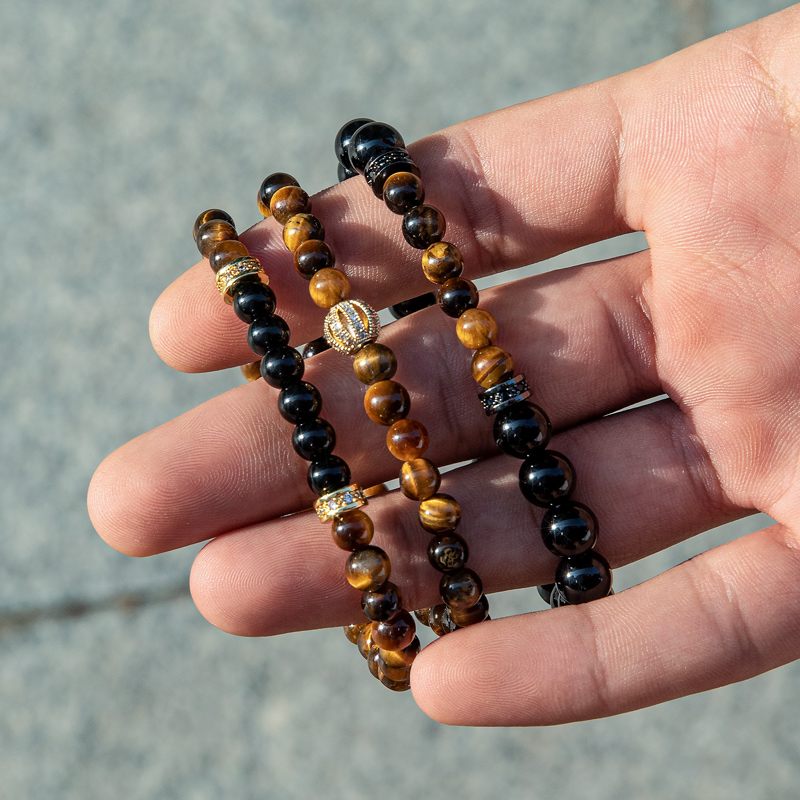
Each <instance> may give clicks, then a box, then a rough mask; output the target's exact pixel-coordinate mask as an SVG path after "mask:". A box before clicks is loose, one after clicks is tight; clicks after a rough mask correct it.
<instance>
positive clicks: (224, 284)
mask: <svg viewBox="0 0 800 800" xmlns="http://www.w3.org/2000/svg"><path fill="white" fill-rule="evenodd" d="M247 275H258V277H259V278H260V279H261V282H262V283H264V284H268V283H269V278H268V277H267V276H266V274H265V273H264V270H263V269H262V268H261V264H260V263H259V262H258V260H257V259H255V258H252V257H249V256H248V257H247V258H237V259H236V261H231V263H230V264H227V265H226V266H224V267H223V268H222V269H221V270H220V271H219V272H218V273H217V289H218V290H219V293H220V294H221V295H222V299H223V300H224V301H225V302H226V303H227V304H228V305H230V304H231V303H233V291H234V289H235V288H236V284H237V283H239V281H240V280H241V279H242V278H244V277H246V276H247Z"/></svg>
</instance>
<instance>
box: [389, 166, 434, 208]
mask: <svg viewBox="0 0 800 800" xmlns="http://www.w3.org/2000/svg"><path fill="white" fill-rule="evenodd" d="M424 199H425V187H424V186H423V185H422V181H421V180H420V179H419V178H418V177H417V176H416V175H414V174H413V173H411V172H395V174H394V175H390V176H389V177H388V178H387V179H386V182H385V183H384V184H383V201H384V203H386V207H387V208H388V209H389V211H393V212H394V213H395V214H406V213H407V212H409V211H411V209H412V208H416V207H417V206H418V205H420V203H422V201H423V200H424Z"/></svg>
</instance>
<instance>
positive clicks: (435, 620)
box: [428, 603, 456, 636]
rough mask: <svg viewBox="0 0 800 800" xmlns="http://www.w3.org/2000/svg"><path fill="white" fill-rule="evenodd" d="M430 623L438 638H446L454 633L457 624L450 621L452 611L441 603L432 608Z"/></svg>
mask: <svg viewBox="0 0 800 800" xmlns="http://www.w3.org/2000/svg"><path fill="white" fill-rule="evenodd" d="M428 621H429V622H430V626H431V630H432V631H433V632H434V633H435V634H436V635H437V636H444V635H445V634H446V633H452V632H453V631H454V630H455V629H456V626H455V623H454V622H453V620H451V619H450V609H449V608H448V607H447V606H446V605H445V604H444V603H439V604H438V605H435V606H433V608H431V613H430V617H429V620H428Z"/></svg>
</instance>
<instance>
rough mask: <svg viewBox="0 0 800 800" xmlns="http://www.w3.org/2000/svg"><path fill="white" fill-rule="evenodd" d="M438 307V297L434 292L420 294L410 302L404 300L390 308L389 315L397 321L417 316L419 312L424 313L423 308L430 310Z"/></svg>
mask: <svg viewBox="0 0 800 800" xmlns="http://www.w3.org/2000/svg"><path fill="white" fill-rule="evenodd" d="M435 305H436V295H435V294H434V293H433V292H428V293H427V294H420V295H418V296H417V297H412V298H411V299H410V300H402V301H401V302H399V303H395V304H394V305H393V306H389V313H390V314H391V315H392V316H393V317H394V318H395V319H403V317H408V316H411V314H416V313H417V311H422V309H423V308H430V307H431V306H435Z"/></svg>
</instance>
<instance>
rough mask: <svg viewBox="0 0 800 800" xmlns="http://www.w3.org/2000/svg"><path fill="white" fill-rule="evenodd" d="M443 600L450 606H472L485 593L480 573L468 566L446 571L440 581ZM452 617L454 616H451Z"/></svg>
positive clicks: (464, 607)
mask: <svg viewBox="0 0 800 800" xmlns="http://www.w3.org/2000/svg"><path fill="white" fill-rule="evenodd" d="M439 592H440V593H441V595H442V600H444V602H445V603H447V605H448V606H450V608H461V609H466V608H472V606H474V605H475V603H477V602H478V600H480V598H481V595H482V594H483V585H482V584H481V579H480V578H479V577H478V574H477V573H476V572H474V571H473V570H471V569H469V568H468V567H462V568H461V569H457V570H453V571H452V572H446V573H445V574H444V575H442V578H441V580H440V581H439ZM451 619H452V617H451Z"/></svg>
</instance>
